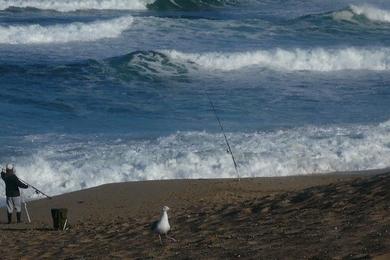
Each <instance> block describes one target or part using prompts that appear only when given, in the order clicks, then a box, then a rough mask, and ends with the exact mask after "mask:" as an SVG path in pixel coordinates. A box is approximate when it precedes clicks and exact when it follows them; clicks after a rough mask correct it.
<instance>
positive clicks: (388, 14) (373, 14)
mask: <svg viewBox="0 0 390 260" xmlns="http://www.w3.org/2000/svg"><path fill="white" fill-rule="evenodd" d="M357 16H364V17H365V18H366V19H368V20H371V21H373V22H382V23H389V22H390V10H384V9H380V8H377V7H374V6H371V5H367V4H364V5H350V6H349V8H348V9H347V10H342V11H338V12H334V13H332V17H333V19H335V20H342V21H348V22H352V23H357V22H358V20H357Z"/></svg>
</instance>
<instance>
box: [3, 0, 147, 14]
mask: <svg viewBox="0 0 390 260" xmlns="http://www.w3.org/2000/svg"><path fill="white" fill-rule="evenodd" d="M153 2H154V0H0V10H5V9H7V8H10V7H18V8H26V7H30V8H37V9H42V10H56V11H60V12H69V11H76V10H91V9H95V10H103V9H107V10H143V9H146V5H147V4H148V3H153Z"/></svg>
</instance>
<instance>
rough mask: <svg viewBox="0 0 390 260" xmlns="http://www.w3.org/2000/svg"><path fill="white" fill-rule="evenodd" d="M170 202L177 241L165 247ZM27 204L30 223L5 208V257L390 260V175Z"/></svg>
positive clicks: (220, 183)
mask: <svg viewBox="0 0 390 260" xmlns="http://www.w3.org/2000/svg"><path fill="white" fill-rule="evenodd" d="M163 205H168V206H169V207H170V208H171V211H170V212H169V216H170V222H171V226H172V231H171V235H172V236H173V237H175V238H176V239H177V240H178V242H176V243H174V242H171V241H165V240H164V245H163V246H161V245H160V243H159V240H158V237H157V236H156V235H154V234H152V233H151V231H150V223H151V222H152V221H154V220H157V219H158V217H159V214H160V208H161V206H163ZM28 208H29V211H30V215H31V218H32V223H31V224H27V223H23V224H11V225H7V224H5V222H6V213H5V209H4V208H3V209H2V210H1V212H0V230H1V231H0V245H1V246H0V256H1V258H2V259H19V258H24V259H38V258H48V259H89V258H90V259H144V258H178V259H188V258H190V259H219V258H223V259H230V258H248V259H370V258H376V259H381V257H382V259H390V170H389V169H384V170H376V171H366V172H350V173H332V174H323V175H309V176H293V177H275V178H251V179H242V180H241V181H237V180H226V179H218V180H172V181H147V182H129V183H118V184H108V185H103V186H99V187H96V188H92V189H87V190H83V191H78V192H73V193H68V194H64V195H61V196H56V197H54V198H53V199H51V200H48V199H43V200H39V201H33V202H30V203H28ZM51 208H68V210H69V214H68V220H69V223H70V225H71V227H70V228H69V229H68V230H66V231H54V230H52V220H51V214H50V209H51ZM23 213H24V212H23ZM14 217H15V216H14ZM23 217H24V218H23V220H24V221H26V215H25V214H23Z"/></svg>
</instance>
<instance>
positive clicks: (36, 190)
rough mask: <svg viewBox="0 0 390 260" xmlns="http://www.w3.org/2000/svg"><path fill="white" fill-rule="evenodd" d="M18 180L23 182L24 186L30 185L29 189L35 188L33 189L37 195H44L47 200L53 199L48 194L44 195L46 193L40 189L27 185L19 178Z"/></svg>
mask: <svg viewBox="0 0 390 260" xmlns="http://www.w3.org/2000/svg"><path fill="white" fill-rule="evenodd" d="M18 179H19V180H20V181H21V182H23V183H24V184H26V185H28V186H29V187H31V188H33V189H34V190H35V193H36V194H42V195H43V196H45V197H46V198H48V199H52V197H50V196H49V195H47V194H46V193H44V192H43V191H41V190H40V189H38V188H36V187H34V186H32V185H31V184H29V183H27V182H26V181H24V180H22V179H20V178H19V177H18Z"/></svg>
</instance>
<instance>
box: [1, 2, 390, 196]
mask: <svg viewBox="0 0 390 260" xmlns="http://www.w3.org/2000/svg"><path fill="white" fill-rule="evenodd" d="M389 72H390V3H389V2H388V1H353V0H328V1H322V0H312V1H305V0H240V1H239V0H211V1H206V0H66V1H63V0H0V97H1V102H0V122H1V128H0V145H1V149H0V162H1V163H2V164H5V163H6V162H13V163H14V164H15V165H16V169H17V174H18V175H19V176H20V177H21V178H23V179H25V180H26V181H28V182H30V183H31V184H33V185H35V186H37V187H39V188H41V189H42V190H44V191H45V192H47V193H49V194H51V195H54V194H61V193H64V192H69V191H74V190H79V189H84V188H88V187H93V186H96V185H100V184H104V183H111V182H123V181H138V180H152V179H153V180H154V179H176V178H234V177H236V172H235V170H234V167H233V163H232V160H231V157H230V155H229V154H228V153H227V152H226V145H225V141H224V138H223V135H222V134H221V132H220V129H219V126H218V122H217V121H216V118H215V115H214V114H213V111H212V109H211V107H210V103H209V101H208V98H207V95H208V96H209V97H210V98H211V100H212V101H213V103H214V105H215V107H216V111H217V113H218V116H219V117H220V119H221V121H222V123H223V125H224V127H225V130H226V135H227V137H228V139H229V141H230V144H231V146H232V150H233V152H234V154H235V156H236V160H237V164H238V167H239V172H240V175H241V176H242V177H253V176H287V175H295V174H299V175H308V174H312V173H327V172H333V171H348V170H366V169H374V168H383V167H389V166H390V105H389V104H390V102H389V101H390V73H389ZM27 194H28V196H29V197H31V198H33V194H31V193H29V192H27Z"/></svg>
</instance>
